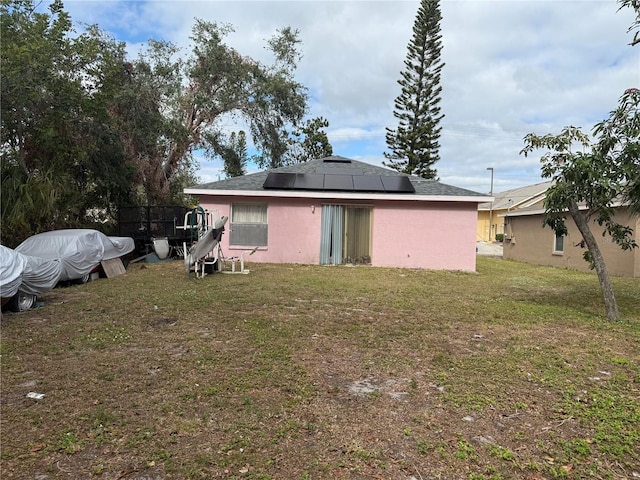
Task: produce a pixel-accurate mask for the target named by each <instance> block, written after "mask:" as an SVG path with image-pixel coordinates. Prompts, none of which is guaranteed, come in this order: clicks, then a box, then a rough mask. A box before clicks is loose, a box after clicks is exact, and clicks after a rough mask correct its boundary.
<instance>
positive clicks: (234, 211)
mask: <svg viewBox="0 0 640 480" xmlns="http://www.w3.org/2000/svg"><path fill="white" fill-rule="evenodd" d="M230 227H231V232H230V233H229V245H232V246H238V247H266V246H267V237H268V224H267V204H266V203H234V204H232V205H231V225H230Z"/></svg>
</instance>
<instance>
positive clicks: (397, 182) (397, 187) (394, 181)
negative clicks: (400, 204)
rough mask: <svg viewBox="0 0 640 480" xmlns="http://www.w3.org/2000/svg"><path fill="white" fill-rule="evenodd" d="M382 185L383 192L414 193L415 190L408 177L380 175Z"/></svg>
mask: <svg viewBox="0 0 640 480" xmlns="http://www.w3.org/2000/svg"><path fill="white" fill-rule="evenodd" d="M380 179H381V180H382V185H383V186H384V191H385V192H394V193H414V192H415V191H416V189H415V188H413V185H412V184H411V181H410V180H409V177H400V176H398V177H385V176H381V177H380Z"/></svg>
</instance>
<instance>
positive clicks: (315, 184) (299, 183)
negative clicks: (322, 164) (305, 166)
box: [294, 173, 324, 190]
mask: <svg viewBox="0 0 640 480" xmlns="http://www.w3.org/2000/svg"><path fill="white" fill-rule="evenodd" d="M323 187H324V175H319V174H316V173H299V174H297V175H296V183H295V185H294V188H295V189H296V190H322V189H323Z"/></svg>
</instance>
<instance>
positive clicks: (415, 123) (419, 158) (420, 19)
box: [384, 0, 444, 179]
mask: <svg viewBox="0 0 640 480" xmlns="http://www.w3.org/2000/svg"><path fill="white" fill-rule="evenodd" d="M441 19H442V14H441V13H440V2H439V0H422V1H421V2H420V8H419V9H418V13H417V15H416V20H415V23H414V27H413V38H412V40H411V42H410V43H409V45H408V47H407V50H408V52H407V58H406V60H405V62H404V63H405V66H406V69H405V70H404V71H403V72H402V73H401V76H402V78H401V79H400V80H399V81H398V83H399V84H400V86H401V87H402V92H401V94H400V95H399V96H398V97H397V98H396V100H395V109H394V112H393V114H394V116H395V117H396V118H397V119H398V127H397V128H396V129H395V130H392V129H390V128H387V134H386V142H387V147H388V148H389V149H390V150H391V152H390V153H387V152H385V153H384V156H385V158H386V159H387V160H389V162H385V165H386V166H388V167H390V168H393V169H394V170H398V171H400V172H404V173H408V174H412V175H418V176H420V177H423V178H433V179H435V178H436V176H437V171H436V170H435V169H433V168H432V167H433V165H434V164H435V163H436V162H437V161H438V160H439V159H440V155H439V149H440V144H439V138H440V131H441V130H442V127H440V121H441V120H442V118H443V117H444V115H443V114H441V112H440V106H439V103H440V92H441V91H442V87H441V86H440V74H441V71H442V68H443V67H444V63H442V62H441V60H440V52H441V50H442V35H441V33H440V20H441Z"/></svg>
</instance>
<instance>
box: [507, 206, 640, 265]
mask: <svg viewBox="0 0 640 480" xmlns="http://www.w3.org/2000/svg"><path fill="white" fill-rule="evenodd" d="M543 216H544V208H543V206H542V204H539V205H537V206H536V207H530V208H527V209H520V210H515V211H510V212H509V213H506V214H504V217H503V218H504V219H505V227H506V232H505V240H504V248H503V258H505V259H511V260H518V261H521V262H527V263H535V264H539V265H550V266H554V267H562V268H571V269H576V270H581V271H590V270H589V264H588V263H587V262H586V261H585V260H584V257H583V255H584V252H585V247H584V244H583V242H582V236H581V235H580V232H579V231H578V228H577V227H576V225H575V223H574V221H573V220H572V219H571V215H569V214H568V213H567V216H566V218H565V224H566V226H567V230H568V233H567V235H566V236H561V235H556V234H555V232H554V231H553V230H551V228H549V227H543V226H542V219H543ZM614 220H615V221H616V222H618V223H620V224H623V225H628V226H629V227H631V228H632V229H633V232H634V233H633V238H634V239H635V241H636V243H638V244H640V236H639V232H640V230H639V229H640V218H639V217H638V216H633V215H631V214H630V212H629V210H628V208H627V207H625V206H623V205H621V206H618V207H616V213H615V217H614ZM591 230H592V231H593V234H594V235H595V237H596V240H597V241H598V245H599V246H600V250H601V251H602V254H603V256H604V259H605V262H606V264H607V270H608V272H609V274H611V275H616V276H624V277H640V248H634V249H632V250H627V251H624V250H622V249H621V248H620V247H619V246H618V245H616V244H615V243H613V242H612V241H611V237H609V236H607V235H605V236H603V235H602V233H603V231H604V228H603V227H601V226H600V225H598V223H597V222H596V221H595V220H592V221H591Z"/></svg>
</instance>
